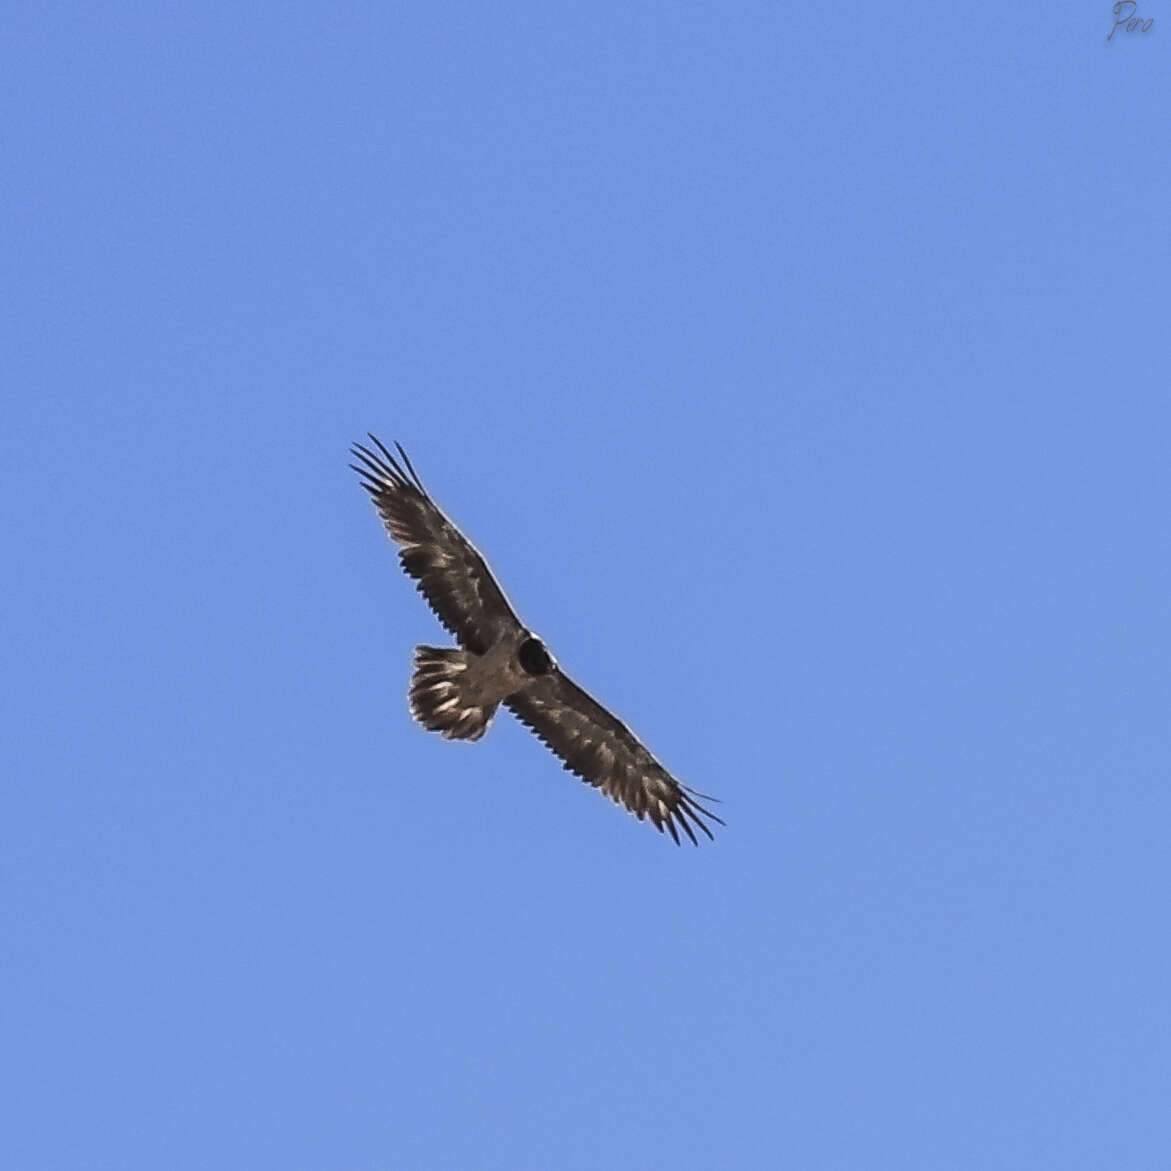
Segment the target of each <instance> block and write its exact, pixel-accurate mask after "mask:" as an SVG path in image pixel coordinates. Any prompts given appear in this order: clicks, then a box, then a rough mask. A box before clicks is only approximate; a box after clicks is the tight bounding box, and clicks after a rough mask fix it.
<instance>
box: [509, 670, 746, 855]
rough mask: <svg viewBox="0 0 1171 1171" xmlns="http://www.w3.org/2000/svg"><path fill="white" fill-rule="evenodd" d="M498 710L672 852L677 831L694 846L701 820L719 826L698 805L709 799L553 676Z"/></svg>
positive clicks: (702, 826) (568, 682)
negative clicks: (667, 842)
mask: <svg viewBox="0 0 1171 1171" xmlns="http://www.w3.org/2000/svg"><path fill="white" fill-rule="evenodd" d="M504 703H505V706H506V707H508V708H509V709H510V710H511V711H512V712H513V714H514V715H515V716H516V717H517V719H519V720H520V721H521V723H523V724H525V725H526V726H527V727H529V728H530V729H532V731H533V732H535V733H536V734H537V737H538V738H539V739H540V740H541V741H542V742H543V743H544V744H545V745H547V746H548V747H549V749H550V750H551V751H552V752H553V753H554V754H555V755H556V756H558V757H559V758H560V759H561V761H562V763H563V764H564V767H565V768H566V769H568V770H569V771H570V772H573V773H576V774H577V775H578V776H579V777H581V778H582V780H584V781H586V782H587V783H589V784H591V785H593V786H594V788H596V789H601V790H602V792H603V793H605V794H606V796H607V797H609V798H610V800H611V801H613V802H614V803H615V804H617V805H624V806H625V807H626V808H627V809H629V810H630V812H631V813H633V814H634V816H635V817H637V818H638V819H639V821H642V820H643V819H644V818H648V819H649V820H650V821H651V822H652V824H653V825H654V826H655V827H656V828H657V829H658V831H659V832H660V833H662V832H663V831H664V830H666V832H667V833H669V834H670V835H671V837H672V838H674V840H675V843H676V845H678V844H679V830H680V829H682V830H683V832H684V833H685V834H686V835H687V837H688V838H690V839H691V841H692V843H693V844H695V845H698V844H699V841H698V839H697V838H696V836H695V829H699V830H700V831H701V832H702V833H705V834H706V835H707V836H708V837H709V838H711V837H712V831H711V830H710V829H709V828H708V826H707V824H706V823H705V821H704V818H705V817H706V818H710V819H711V820H712V821H714V822H717V823H718V824H720V825H723V824H724V823H723V822H722V821H721V820H720V819H719V818H718V817H717V816H716V815H715V814H714V813H712V812H711V810H710V809H705V808H704V807H703V806H702V805H701V804H700V803H699V800H698V799H702V800H704V801H711V800H714V798H712V797H705V796H704V794H702V793H697V792H695V790H693V789H689V788H688V787H687V786H686V785H681V784H680V783H679V782H678V781H677V780H675V778H674V777H673V776H671V774H670V773H669V772H667V770H666V769H665V768H663V766H662V765H661V764H659V762H658V761H657V760H656V759H655V758H654V757H653V756H652V755H651V753H650V752H649V751H648V750H647V748H646V747H645V745H643V743H642V742H641V741H640V740H639V739H638V737H637V736H635V734H634V733H633V732H632V731H631V730H630V729H629V728H628V727H627V726H626V725H625V724H624V723H623V722H622V721H621V720H620V719H618V718H617V717H616V716H614V715H613V714H612V713H611V712H609V711H607V710H606V709H605V708H604V707H602V705H601V704H600V703H598V701H597V700H595V699H593V698H592V697H591V696H590V695H588V694H587V693H586V692H585V691H583V690H582V689H581V688H580V687H578V685H577V684H576V683H574V682H573V680H572V679H570V678H569V676H568V675H566V674H565V673H564V672H563V671H561V670H560V669H559V668H557V669H554V670H553V671H552V672H550V673H549V674H548V675H543V676H541V677H539V678H537V679H534V680H533V682H532V683H530V684H528V686H526V687H525V689H524V690H523V691H519V692H517V693H516V694H515V695H512V696H510V697H509V698H508V699H506V700H505V701H504Z"/></svg>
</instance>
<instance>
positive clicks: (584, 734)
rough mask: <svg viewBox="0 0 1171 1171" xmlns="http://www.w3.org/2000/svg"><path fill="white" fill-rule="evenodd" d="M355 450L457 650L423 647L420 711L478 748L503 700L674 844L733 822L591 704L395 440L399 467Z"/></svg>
mask: <svg viewBox="0 0 1171 1171" xmlns="http://www.w3.org/2000/svg"><path fill="white" fill-rule="evenodd" d="M370 442H371V444H372V445H373V446H372V447H367V446H366V445H365V444H361V443H357V444H355V445H354V446H353V448H352V449H351V452H352V454H353V456H354V458H355V459H356V460H357V461H358V462H357V463H354V464H351V465H350V466H351V467H352V468H353V470H354V471H356V472H357V473H358V475H359V476H361V477H362V486H363V487H364V488H365V489H366V491H367V492H369V493H370V497H371V499H372V500H373V502H374V507H375V508H376V509H377V510H378V514H379V516H381V517H382V522H383V524H384V525H385V526H386V529H387V531H388V532H389V533H390V536H391V537H392V538H393V539H394V540H395V541H396V542H397V544H398V545H399V561H400V562H401V563H402V567H403V570H404V571H405V572H406V573H407V574H408V575H409V576H410V577H412V578H414V579H415V582H416V588H417V589H418V590H419V592H420V593H421V594H422V595H423V597H424V598H425V599H426V601H427V604H428V605H429V606H430V607H431V609H432V610H433V611H434V612H435V614H436V616H437V617H438V619H439V621H440V622H442V623H443V625H444V626H445V627H446V628H447V629H448V631H450V633H451V634H453V635H454V636H455V639H456V641H457V642H458V643H459V646H458V647H431V646H419V647H416V648H415V661H414V673H413V675H412V677H411V685H410V692H409V698H410V706H411V714H412V715H413V716H414V718H415V719H416V720H417V721H418V722H419V723H420V724H422V725H423V727H424V728H427V729H429V730H430V731H432V732H439V733H441V734H442V735H443V736H444V737H446V738H447V739H449V740H452V739H454V740H478V739H479V738H480V737H481V736H483V734H484V733H485V731H487V729H488V725H489V723H490V722H491V720H492V717H493V716H494V715H495V714H496V709H497V707H498V706H499V705H500V704H501V703H503V704H504V706H505V707H507V708H508V709H509V710H510V711H511V712H512V713H513V715H515V716H516V717H517V719H519V720H520V721H521V722H522V723H523V724H526V725H528V727H529V728H530V729H532V731H533V732H535V733H536V734H537V736H538V737H539V738H540V739H541V740H542V741H543V742H544V743H545V744H546V745H547V746H548V747H549V748H550V749H551V750H552V751H553V752H554V753H555V754H556V755H557V756H558V757H560V759H561V761H562V762H563V764H564V767H565V768H566V769H568V770H569V771H571V772H574V773H576V774H577V775H578V776H579V777H581V778H582V779H583V780H585V781H586V782H588V783H589V784H591V785H593V786H594V788H596V789H601V791H602V792H603V793H605V794H606V796H607V797H609V798H610V800H611V801H613V802H615V804H618V805H625V806H626V808H627V809H628V810H629V811H630V812H631V813H633V814H634V816H635V817H637V818H638V819H639V821H642V820H643V818H649V819H650V821H651V823H652V824H653V825H654V826H655V827H656V828H657V829H658V831H659V832H660V833H662V832H663V831H664V830H666V831H667V832H668V833H669V834H670V835H671V837H672V838H674V839H675V842H676V844H678V843H679V830H680V829H681V830H682V831H683V832H684V833H685V834H686V835H687V837H688V838H690V839H691V841H692V842H694V843H696V844H698V840H697V838H696V836H695V830H696V829H698V830H699V831H700V832H701V833H704V834H706V835H707V836H708V837H709V838H710V837H711V836H712V831H711V830H710V829H709V828H708V825H707V823H706V822H705V820H704V819H705V818H708V819H710V820H711V821H714V822H718V823H719V824H720V825H723V824H724V823H723V822H722V821H720V819H719V818H718V817H717V816H716V815H715V814H714V813H712V812H711V811H710V810H708V809H705V808H704V807H703V806H702V805H701V804H700V803H699V801H700V800H701V799H702V800H705V801H710V800H712V798H710V797H704V795H703V794H702V793H696V792H695V791H694V790H692V789H689V788H687V786H686V785H681V784H680V783H679V782H678V781H677V780H675V778H674V777H673V776H671V774H670V773H669V772H667V770H666V769H665V768H663V766H662V765H661V764H659V762H658V761H657V760H656V759H655V758H654V757H653V756H652V755H651V754H650V752H649V751H647V749H646V748H645V747H644V746H643V744H642V743H641V741H639V739H638V738H637V737H636V736H635V735H634V733H633V732H631V730H630V729H629V728H628V727H627V726H626V725H625V724H624V723H622V721H621V720H619V719H618V718H617V717H615V716H613V715H611V714H610V712H608V711H607V710H606V709H605V708H604V707H602V705H601V704H600V703H598V702H597V701H596V700H595V699H592V698H591V697H590V696H589V695H587V694H586V693H585V692H584V691H583V690H582V689H581V688H580V687H578V686H577V684H576V683H574V682H573V680H572V679H570V678H569V676H568V675H566V674H565V672H564V671H562V670H561V668H560V667H559V666H558V665H557V662H556V660H555V659H554V658H553V656H552V655H551V654H550V653H549V652H548V650H547V649H546V648H545V644H544V643H543V642H541V640H540V639H539V638H537V636H536V635H535V634H533V632H532V631H531V630H529V629H528V627H526V626H525V624H524V623H523V622H522V621H521V620H520V619H519V618H518V617H517V615H516V612H515V611H514V610H513V608H512V606H511V605H510V604H509V602H508V599H507V598H506V597H505V596H504V591H503V590H501V588H500V586H499V585H498V584H497V583H496V579H495V578H494V577H493V576H492V572H491V570H489V568H488V565H487V563H486V562H485V561H484V558H483V557H481V556H480V554H479V553H478V552H477V551H476V549H475V547H474V546H473V545H472V543H471V542H470V541H469V540H468V539H467V538H466V537H465V536H464V535H463V533H461V532H460V531H459V529H457V528H456V527H455V525H454V524H452V522H451V521H450V520H448V519H447V517H446V516H444V514H443V513H442V512H441V511H440V509H439V506H438V505H437V504H436V503H435V502H434V501H433V500H432V499H431V497H430V496H429V495H428V494H427V490H426V488H424V487H423V483H422V481H421V480H420V479H419V477H418V475H417V474H416V473H415V469H414V468H413V467H412V466H411V461H410V460H409V459H408V458H407V453H406V452H405V451H403V449H402V447H400V446H399V445H398V444H397V443H396V444H395V448H396V449H397V450H398V454H399V457H400V458H401V461H402V462H401V463H400V462H399V460H398V459H396V458H395V457H394V456H393V455H391V453H390V452H389V451H388V450H387V449H386V448H385V447H384V446H383V445H382V444H381V443H380V442H379V441H378V440H377V439H375V437H374V436H373V435H371V436H370Z"/></svg>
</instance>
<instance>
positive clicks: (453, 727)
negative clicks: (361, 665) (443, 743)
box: [410, 646, 498, 740]
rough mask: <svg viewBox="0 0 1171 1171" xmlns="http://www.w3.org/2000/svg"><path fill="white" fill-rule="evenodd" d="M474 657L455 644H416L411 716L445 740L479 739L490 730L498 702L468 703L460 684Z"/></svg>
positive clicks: (412, 678)
mask: <svg viewBox="0 0 1171 1171" xmlns="http://www.w3.org/2000/svg"><path fill="white" fill-rule="evenodd" d="M471 658H472V656H471V654H470V653H469V652H468V651H461V650H457V649H455V648H454V647H434V646H417V647H415V670H414V674H413V675H412V676H411V691H410V702H411V715H412V716H414V717H415V719H416V720H418V722H419V723H420V724H422V725H423V727H424V728H426V729H427V730H428V731H430V732H439V733H440V734H441V735H442V736H443V737H444V739H446V740H479V738H480V737H481V736H483V735H484V733H485V732H486V731H487V730H488V725H489V724H490V723H491V722H492V717H493V716H494V715H495V714H496V708H497V706H498V705H497V704H494V703H490V704H487V705H486V706H484V705H480V704H473V703H468V702H467V700H465V699H464V697H463V693H462V690H461V684H462V683H463V680H464V678H465V676H466V672H467V669H468V663H469V661H470V659H471Z"/></svg>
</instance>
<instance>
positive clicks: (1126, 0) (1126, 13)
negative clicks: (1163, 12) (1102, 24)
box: [1106, 0, 1155, 41]
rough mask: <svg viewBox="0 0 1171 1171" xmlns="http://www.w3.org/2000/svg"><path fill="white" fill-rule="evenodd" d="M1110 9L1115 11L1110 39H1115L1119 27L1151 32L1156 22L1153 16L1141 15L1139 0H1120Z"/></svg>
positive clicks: (1131, 30) (1132, 30) (1134, 31)
mask: <svg viewBox="0 0 1171 1171" xmlns="http://www.w3.org/2000/svg"><path fill="white" fill-rule="evenodd" d="M1110 11H1111V12H1113V13H1114V27H1113V28H1112V29H1111V30H1110V35H1109V36H1108V37H1107V38H1106V39H1107V40H1108V41H1112V40H1114V34H1115V33H1116V32H1117V31H1118V30H1119V29H1123V30H1124V31H1125V32H1128V33H1149V32H1150V31H1151V28H1152V26H1153V25H1154V23H1155V18H1154V17H1153V16H1148V17H1145V18H1144V17H1141V16H1139V14H1138V0H1119V2H1118V3H1117V4H1115V5H1114V7H1113V8H1112V9H1111V10H1110Z"/></svg>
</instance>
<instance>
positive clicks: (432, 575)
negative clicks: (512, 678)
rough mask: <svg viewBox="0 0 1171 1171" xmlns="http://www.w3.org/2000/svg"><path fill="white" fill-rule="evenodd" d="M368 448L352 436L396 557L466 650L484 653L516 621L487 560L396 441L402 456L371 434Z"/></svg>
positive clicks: (355, 465)
mask: <svg viewBox="0 0 1171 1171" xmlns="http://www.w3.org/2000/svg"><path fill="white" fill-rule="evenodd" d="M370 442H371V443H372V444H373V445H374V447H375V448H377V450H376V451H374V450H371V449H370V448H369V447H366V446H365V445H364V444H361V443H355V444H354V446H353V447H352V448H351V449H350V451H351V453H352V454H353V456H354V457H355V459H356V460H358V461H359V462H358V463H353V464H351V465H350V467H352V468H353V469H354V471H355V472H357V473H358V475H359V476H361V477H362V487H363V488H365V489H366V491H367V492H369V493H370V498H371V500H373V502H374V507H375V508H376V509H377V510H378V515H379V516H381V517H382V523H383V524H384V525H385V526H386V531H387V532H388V533H389V534H390V536H391V537H392V538H393V539H394V540H395V542H397V544H398V545H399V546H400V548H399V562H400V563H401V565H402V567H403V570H404V571H405V572H406V573H407V574H408V575H409V576H410V577H413V578H414V579H415V581H416V582H417V583H418V584H417V587H416V588H417V589H418V590H419V592H420V593H421V594H422V595H423V597H424V598H425V599H426V600H427V604H428V605H429V606H430V607H431V609H432V610H433V611H434V612H435V615H436V617H438V619H439V621H440V622H442V623H443V625H444V626H445V627H447V629H448V630H449V631H450V632H451V633H452V634H453V635H455V637H456V639H457V640H458V641H459V644H460V645H461V646H462V647H464V649H465V650H469V651H473V652H475V653H476V654H478V655H482V654H484V653H485V652H486V651H487V650H488V649H489V647H491V646H493V645H494V644H495V643H496V642H497V641H499V639H500V638H501V637H502V636H504V635H505V634H509V633H512V632H514V631H516V630H517V629H518V628H519V627H520V619H519V618H517V616H516V612H515V611H514V610H513V608H512V606H510V605H509V602H508V599H507V598H506V597H505V596H504V591H503V590H502V589H501V588H500V586H499V585H498V584H497V582H496V579H495V578H494V577H493V576H492V571H491V570H490V569H489V568H488V564H487V562H486V561H485V560H484V558H483V557H482V556H481V555H480V553H479V551H478V550H477V549H476V547H475V546H474V545H473V544H472V543H471V541H469V540H468V539H467V537H465V536H464V535H463V533H461V532H460V531H459V529H458V528H456V526H455V525H454V524H452V522H451V521H450V520H448V519H447V517H446V516H444V514H443V512H442V511H441V510H440V508H439V506H438V505H437V504H436V503H435V502H434V501H433V500H432V499H431V497H430V496H428V495H427V490H426V488H424V487H423V483H422V481H421V480H420V479H419V477H418V474H417V473H416V472H415V469H414V467H412V466H411V461H410V460H409V459H408V458H407V453H406V452H405V451H403V449H402V448H401V447H400V446H399V445H398V444H397V443H396V444H395V448H396V449H397V450H398V453H399V456H400V457H401V459H402V464H400V463H399V462H398V460H396V459H395V457H394V456H393V455H391V454H390V452H389V451H387V449H386V448H385V447H384V446H383V445H382V444H381V443H380V442H379V441H378V440H377V439H376V438H375V437H374V436H373V435H371V436H370Z"/></svg>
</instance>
